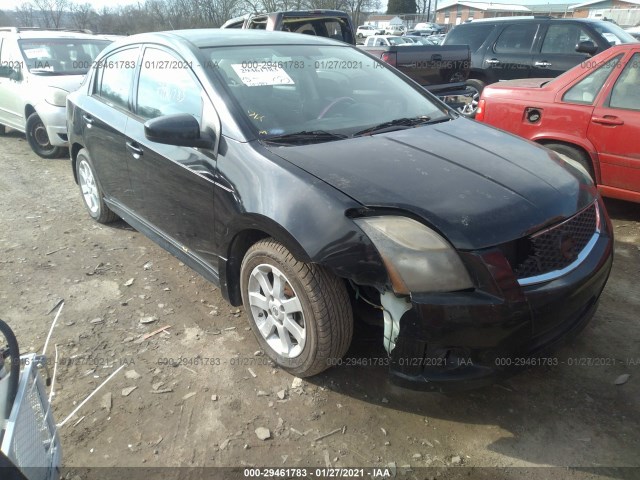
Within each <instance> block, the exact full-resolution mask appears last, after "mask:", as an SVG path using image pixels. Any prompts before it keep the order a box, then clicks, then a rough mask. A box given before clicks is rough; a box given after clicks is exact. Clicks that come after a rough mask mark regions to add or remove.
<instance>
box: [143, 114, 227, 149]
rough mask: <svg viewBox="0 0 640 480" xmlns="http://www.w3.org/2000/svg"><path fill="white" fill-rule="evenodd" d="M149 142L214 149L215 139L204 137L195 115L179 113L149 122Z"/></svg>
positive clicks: (146, 123)
mask: <svg viewBox="0 0 640 480" xmlns="http://www.w3.org/2000/svg"><path fill="white" fill-rule="evenodd" d="M144 136H145V137H146V138H147V140H151V141H152V142H156V143H164V144H166V145H175V146H178V147H194V148H213V146H214V139H213V138H211V137H209V136H208V135H207V136H202V135H201V133H200V124H199V123H198V120H196V119H195V117H194V116H193V115H190V114H188V113H177V114H174V115H163V116H161V117H157V118H152V119H151V120H147V121H146V122H145V124H144Z"/></svg>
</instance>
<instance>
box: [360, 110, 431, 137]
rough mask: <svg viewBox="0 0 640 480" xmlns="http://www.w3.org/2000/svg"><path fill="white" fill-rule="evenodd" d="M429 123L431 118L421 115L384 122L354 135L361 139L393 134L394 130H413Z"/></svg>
mask: <svg viewBox="0 0 640 480" xmlns="http://www.w3.org/2000/svg"><path fill="white" fill-rule="evenodd" d="M429 121H431V117H429V116H427V115H421V116H419V117H412V118H396V119H395V120H391V121H390V122H384V123H381V124H379V125H374V126H373V127H369V128H365V129H364V130H360V131H359V132H356V133H354V134H353V136H354V137H359V136H361V135H368V134H372V133H385V132H393V131H394V130H403V129H405V128H412V127H415V126H418V125H422V124H423V123H428V122H429Z"/></svg>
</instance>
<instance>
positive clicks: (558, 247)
mask: <svg viewBox="0 0 640 480" xmlns="http://www.w3.org/2000/svg"><path fill="white" fill-rule="evenodd" d="M292 35H295V34H289V33H279V32H269V33H267V32H259V31H247V30H245V31H238V30H233V31H229V30H224V29H207V30H183V31H172V32H162V33H149V34H141V35H134V36H131V37H128V38H127V39H126V40H121V41H118V42H116V43H115V44H113V45H112V46H110V47H109V48H108V49H107V50H106V51H105V52H103V53H102V54H101V55H100V56H99V57H98V61H97V62H96V63H95V64H94V66H93V67H92V68H91V70H90V71H89V73H88V78H87V81H86V82H85V83H84V84H83V85H82V86H81V88H80V89H79V90H78V91H76V92H74V93H72V94H70V95H69V96H68V98H67V104H68V109H67V112H68V113H67V114H68V123H69V126H70V128H69V135H70V142H71V158H72V162H71V165H72V168H73V172H74V175H75V178H76V180H77V182H78V183H79V186H80V191H81V196H82V199H83V200H84V202H85V205H86V207H87V210H88V213H89V215H90V216H91V217H92V218H93V219H95V220H96V221H98V222H100V223H108V222H110V221H113V220H114V219H116V218H117V217H116V216H120V217H121V218H123V219H124V220H125V221H127V222H128V223H129V224H130V225H132V226H133V227H134V228H136V229H137V230H138V231H140V232H141V233H143V234H145V235H147V236H149V237H150V238H151V239H152V240H155V241H156V242H158V243H159V244H160V245H161V246H162V247H164V248H165V249H167V250H168V251H170V252H171V253H173V254H174V255H175V256H176V257H178V258H180V259H181V260H182V261H183V262H184V263H185V264H187V265H189V266H190V267H191V268H193V269H194V270H195V271H197V272H199V273H200V274H202V275H203V276H204V277H205V278H207V279H208V280H210V281H212V282H213V283H215V284H216V285H218V286H219V287H220V290H221V292H222V295H223V296H224V298H226V299H227V300H228V301H229V302H230V303H231V304H232V305H240V304H243V305H244V307H245V310H246V313H247V316H248V319H249V323H250V325H251V328H252V330H253V332H254V334H255V337H256V339H257V341H258V343H259V344H260V347H261V348H262V349H263V350H264V351H265V353H266V354H267V355H269V357H270V358H272V359H273V361H274V362H275V363H276V364H277V365H279V366H280V367H281V368H283V369H285V370H286V371H288V372H291V373H292V374H294V375H299V376H309V375H314V374H317V373H319V372H321V371H323V370H325V369H326V368H328V367H329V366H331V365H335V364H336V363H339V361H340V357H341V356H342V355H344V353H345V352H346V351H347V349H348V348H349V344H350V342H351V338H352V333H353V317H352V306H351V302H350V297H351V299H352V300H353V301H360V300H357V299H362V298H366V299H367V301H368V302H370V303H372V304H374V305H376V306H377V308H375V309H371V311H372V312H373V313H372V314H371V315H372V320H378V321H379V322H380V324H381V327H383V328H381V329H380V337H381V338H380V341H381V342H382V343H383V345H384V347H385V348H386V350H387V352H388V355H389V357H388V358H387V359H386V360H385V362H386V364H388V365H389V368H390V371H391V373H392V375H393V378H394V379H395V380H396V381H397V382H400V383H403V382H405V384H411V385H414V386H419V387H425V388H443V386H446V385H448V384H450V383H451V382H454V383H455V382H456V381H457V383H458V384H460V382H462V383H463V385H464V386H465V387H471V386H477V385H480V384H482V383H487V382H490V381H492V380H493V379H494V378H496V376H498V375H502V374H507V373H512V372H513V369H510V368H509V365H515V363H514V362H513V359H526V358H529V357H532V356H533V357H536V356H538V355H541V354H542V351H543V350H542V349H544V348H549V347H552V346H555V345H557V344H558V343H559V342H561V341H563V340H564V339H566V338H569V337H571V336H573V335H575V334H576V333H577V332H578V331H579V330H580V329H581V328H582V327H584V325H585V324H586V323H587V322H588V321H589V319H590V318H591V316H592V315H593V313H594V311H595V309H596V307H597V300H598V297H599V295H600V293H601V291H602V289H603V287H604V285H605V282H606V280H607V277H608V274H609V271H610V268H611V263H612V228H611V224H610V221H609V219H608V216H607V213H606V210H605V209H604V207H603V205H602V200H601V198H600V197H599V195H598V192H597V190H596V188H595V187H594V185H593V183H592V182H591V180H590V179H589V178H588V176H587V175H585V174H584V173H583V172H582V170H581V169H579V168H574V167H573V166H572V165H570V164H569V163H566V162H563V161H561V160H560V159H559V157H557V156H556V154H555V153H553V152H551V151H549V150H547V149H544V148H541V147H538V146H535V145H533V144H531V143H529V142H526V141H525V140H521V139H518V138H517V137H515V136H512V135H508V134H504V133H502V132H500V131H499V130H496V129H493V128H491V127H488V126H485V125H482V124H480V123H478V122H474V121H471V120H468V119H465V118H463V117H461V116H459V115H458V114H457V113H455V111H453V110H451V109H449V108H448V107H446V106H445V105H444V104H442V103H441V102H438V101H437V100H436V99H435V98H434V97H433V96H432V95H431V94H429V93H428V92H427V91H426V90H424V89H423V88H421V87H420V86H419V85H417V84H416V83H414V82H412V81H410V80H409V79H407V78H406V77H405V76H404V75H402V74H401V73H399V72H398V71H397V70H395V69H392V68H388V67H387V65H386V64H385V63H384V62H382V61H380V60H378V59H375V58H372V57H371V56H369V55H366V54H365V53H363V52H362V51H361V50H360V49H357V48H355V47H351V46H347V45H345V44H344V43H342V42H336V41H333V40H329V39H325V38H319V37H312V36H305V35H296V36H295V37H292ZM292 40H294V41H292ZM130 62H134V64H135V65H137V66H139V67H138V68H130V67H128V66H129V65H130ZM167 62H169V63H167ZM167 64H169V65H175V66H176V68H172V69H170V70H167V69H166V68H164V69H162V70H161V67H163V66H164V65H167ZM102 65H110V66H112V67H113V68H109V69H104V70H103V67H101V66H102ZM356 292H357V293H356ZM383 330H384V333H383V332H382V331H383ZM519 361H520V360H519ZM523 361H524V360H523ZM523 364H525V365H526V363H523Z"/></svg>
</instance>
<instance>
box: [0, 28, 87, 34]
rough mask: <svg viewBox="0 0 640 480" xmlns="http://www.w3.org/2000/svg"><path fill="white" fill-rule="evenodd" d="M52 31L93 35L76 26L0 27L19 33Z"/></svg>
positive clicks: (6, 30) (3, 30) (2, 30)
mask: <svg viewBox="0 0 640 480" xmlns="http://www.w3.org/2000/svg"><path fill="white" fill-rule="evenodd" d="M38 30H41V31H45V32H46V31H54V32H74V33H86V34H88V35H93V32H92V31H91V30H87V29H76V28H41V27H0V32H11V33H20V32H24V31H38Z"/></svg>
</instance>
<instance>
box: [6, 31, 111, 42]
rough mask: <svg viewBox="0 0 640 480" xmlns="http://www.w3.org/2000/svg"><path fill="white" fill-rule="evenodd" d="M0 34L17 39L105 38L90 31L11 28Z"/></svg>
mask: <svg viewBox="0 0 640 480" xmlns="http://www.w3.org/2000/svg"><path fill="white" fill-rule="evenodd" d="M0 35H1V36H3V37H6V36H8V35H15V36H16V37H17V38H19V39H30V38H85V39H87V40H89V39H90V40H95V39H98V40H104V39H105V38H104V37H102V36H101V35H99V34H98V35H94V34H92V33H81V32H70V31H64V30H40V29H38V30H20V31H11V30H3V31H0Z"/></svg>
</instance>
